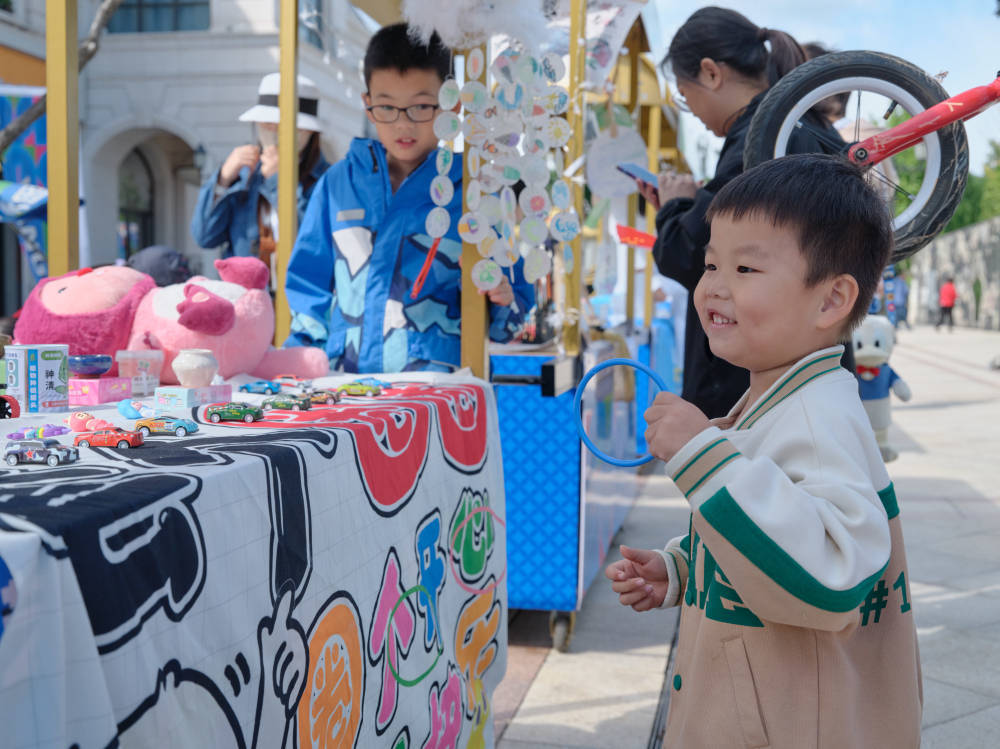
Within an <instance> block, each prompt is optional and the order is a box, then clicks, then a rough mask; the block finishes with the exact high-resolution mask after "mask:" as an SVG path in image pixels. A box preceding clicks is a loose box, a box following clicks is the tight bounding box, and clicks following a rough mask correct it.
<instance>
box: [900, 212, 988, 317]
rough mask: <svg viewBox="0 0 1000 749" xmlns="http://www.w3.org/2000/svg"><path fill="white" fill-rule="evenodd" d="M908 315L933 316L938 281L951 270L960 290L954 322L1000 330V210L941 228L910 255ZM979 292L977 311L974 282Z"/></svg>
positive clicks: (948, 274)
mask: <svg viewBox="0 0 1000 749" xmlns="http://www.w3.org/2000/svg"><path fill="white" fill-rule="evenodd" d="M910 272H911V274H912V280H911V283H910V306H909V319H910V321H911V322H921V323H932V322H934V321H935V320H936V319H937V310H938V303H937V300H938V296H937V293H938V287H939V286H940V284H941V282H942V280H943V279H944V277H945V276H951V277H952V278H953V279H954V281H955V288H956V290H957V291H958V300H957V301H956V302H955V312H954V316H955V324H956V325H965V326H969V327H976V328H986V329H988V330H1000V216H998V217H996V218H991V219H989V220H987V221H982V222H980V223H978V224H974V225H972V226H967V227H965V228H964V229H959V230H958V231H953V232H949V233H947V234H942V235H941V236H939V237H938V238H937V239H935V240H934V241H933V242H931V243H930V244H929V245H927V246H926V247H924V248H923V249H922V250H920V251H919V252H918V253H917V254H916V255H914V256H913V263H912V265H911V267H910ZM977 280H978V281H979V284H980V287H981V295H980V302H979V310H978V317H977V314H976V300H975V292H974V288H975V285H976V281H977Z"/></svg>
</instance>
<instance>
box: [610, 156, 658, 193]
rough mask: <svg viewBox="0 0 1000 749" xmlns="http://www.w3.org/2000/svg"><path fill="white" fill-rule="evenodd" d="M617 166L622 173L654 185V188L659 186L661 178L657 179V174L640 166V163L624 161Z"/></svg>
mask: <svg viewBox="0 0 1000 749" xmlns="http://www.w3.org/2000/svg"><path fill="white" fill-rule="evenodd" d="M616 168H617V169H618V171H619V172H621V173H622V174H625V175H627V176H629V177H631V178H632V179H637V180H640V181H642V182H645V183H646V184H647V185H650V186H651V187H653V189H656V188H657V187H659V180H658V179H657V177H656V175H655V174H653V173H652V172H651V171H649V170H648V169H646V168H644V167H641V166H639V165H638V164H635V163H632V162H624V163H622V164H619V165H618V166H617V167H616Z"/></svg>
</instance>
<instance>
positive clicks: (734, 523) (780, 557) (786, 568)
mask: <svg viewBox="0 0 1000 749" xmlns="http://www.w3.org/2000/svg"><path fill="white" fill-rule="evenodd" d="M698 511H699V512H700V513H701V515H702V517H704V518H705V520H706V521H707V522H708V524H709V525H710V526H712V528H714V529H715V530H716V531H718V532H719V533H720V534H722V536H724V537H725V539H726V540H727V541H728V542H729V543H730V544H732V545H733V546H734V547H735V548H736V550H737V551H739V552H740V553H741V554H742V555H743V556H744V557H746V558H747V559H748V560H749V561H750V562H751V563H752V564H753V565H754V566H756V567H757V568H758V569H759V570H760V571H761V572H763V573H764V574H765V575H767V576H768V577H769V578H771V579H772V580H773V581H774V582H776V583H777V584H778V585H780V586H781V587H782V588H784V589H785V590H786V591H788V592H789V593H791V594H792V595H793V596H795V597H796V598H798V599H799V600H801V601H804V602H805V603H807V604H809V605H810V606H815V607H816V608H819V609H823V610H825V611H834V612H844V611H850V610H851V609H853V608H856V607H857V606H860V605H861V602H862V601H863V600H864V598H865V596H866V595H868V593H869V591H871V589H872V586H873V585H874V584H875V581H876V580H878V579H879V578H880V577H881V576H882V573H883V572H885V568H886V567H887V566H888V564H889V561H888V560H886V563H885V565H883V566H882V568H881V569H880V570H878V572H875V573H874V574H872V575H871V576H869V577H867V578H865V579H864V580H862V581H861V582H859V583H858V584H857V585H855V586H853V587H851V588H848V589H847V590H834V589H832V588H828V587H826V586H825V585H823V584H822V583H821V582H819V581H818V580H817V579H816V578H814V577H813V576H812V575H810V574H809V573H808V572H806V570H805V569H804V568H803V567H802V566H801V565H800V564H799V563H798V562H796V561H795V560H794V559H793V558H792V557H791V555H789V553H788V552H787V551H785V550H784V549H782V548H781V547H780V546H779V545H778V544H776V543H775V542H774V541H773V540H772V539H771V537H770V536H768V535H767V534H766V533H765V532H764V531H763V530H761V528H760V527H759V526H758V525H757V524H756V523H754V521H753V520H751V519H750V517H749V516H748V515H747V514H746V513H745V512H744V511H743V508H742V507H740V506H739V505H738V504H737V503H736V500H734V499H733V497H732V495H731V494H730V493H729V492H728V491H727V490H726V489H725V488H723V489H720V490H719V491H717V492H716V493H715V494H713V495H712V496H711V497H710V498H709V499H707V500H706V501H705V502H704V503H702V505H701V507H699V508H698Z"/></svg>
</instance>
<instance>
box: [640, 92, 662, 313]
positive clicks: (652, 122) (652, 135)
mask: <svg viewBox="0 0 1000 749" xmlns="http://www.w3.org/2000/svg"><path fill="white" fill-rule="evenodd" d="M661 106H662V104H661V103H660V102H655V103H654V104H653V105H652V106H650V107H649V143H647V150H648V151H649V171H651V172H652V173H653V174H659V173H660V138H661V128H662V125H663V112H662V111H661V109H660V107H661ZM646 231H647V232H649V233H650V234H656V211H654V210H653V207H652V206H651V205H648V204H647V205H646ZM654 265H655V261H654V260H653V251H652V250H650V251H649V253H648V254H647V256H646V274H645V279H644V280H645V282H646V306H645V312H644V314H645V319H646V325H652V324H653V273H654V270H653V266H654Z"/></svg>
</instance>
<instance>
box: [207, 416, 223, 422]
mask: <svg viewBox="0 0 1000 749" xmlns="http://www.w3.org/2000/svg"><path fill="white" fill-rule="evenodd" d="M208 418H209V419H211V421H212V423H213V424H218V423H219V422H220V421H222V417H221V416H219V414H212V415H211V416H209V417H208Z"/></svg>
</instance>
